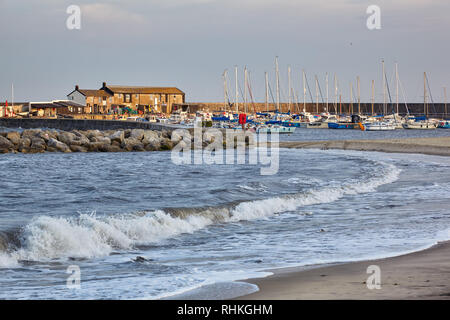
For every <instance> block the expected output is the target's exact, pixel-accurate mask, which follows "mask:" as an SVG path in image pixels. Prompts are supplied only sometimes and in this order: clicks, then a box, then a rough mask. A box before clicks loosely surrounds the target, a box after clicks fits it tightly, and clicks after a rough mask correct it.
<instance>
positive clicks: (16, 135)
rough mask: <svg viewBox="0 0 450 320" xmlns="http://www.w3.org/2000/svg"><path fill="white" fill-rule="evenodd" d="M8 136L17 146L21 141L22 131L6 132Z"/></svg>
mask: <svg viewBox="0 0 450 320" xmlns="http://www.w3.org/2000/svg"><path fill="white" fill-rule="evenodd" d="M6 138H7V139H8V140H9V141H11V142H12V143H13V144H14V145H15V146H17V145H19V142H20V133H19V132H15V131H13V132H8V133H7V134H6Z"/></svg>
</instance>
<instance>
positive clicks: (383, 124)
mask: <svg viewBox="0 0 450 320" xmlns="http://www.w3.org/2000/svg"><path fill="white" fill-rule="evenodd" d="M363 126H364V130H365V131H390V130H395V129H396V124H395V123H393V122H387V121H377V122H366V123H364V124H363Z"/></svg>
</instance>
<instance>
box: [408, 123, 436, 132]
mask: <svg viewBox="0 0 450 320" xmlns="http://www.w3.org/2000/svg"><path fill="white" fill-rule="evenodd" d="M403 128H404V129H414V130H434V129H436V128H437V125H436V124H435V123H404V124H403Z"/></svg>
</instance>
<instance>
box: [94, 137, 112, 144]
mask: <svg viewBox="0 0 450 320" xmlns="http://www.w3.org/2000/svg"><path fill="white" fill-rule="evenodd" d="M96 142H101V143H103V144H111V139H110V138H108V137H97V141H96Z"/></svg>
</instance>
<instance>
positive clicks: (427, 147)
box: [280, 137, 450, 156]
mask: <svg viewBox="0 0 450 320" xmlns="http://www.w3.org/2000/svg"><path fill="white" fill-rule="evenodd" d="M280 147H281V148H301V149H324V150H326V149H341V150H358V151H380V152H389V153H421V154H429V155H437V156H450V137H439V138H409V139H385V140H336V141H330V140H329V141H286V142H280Z"/></svg>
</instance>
